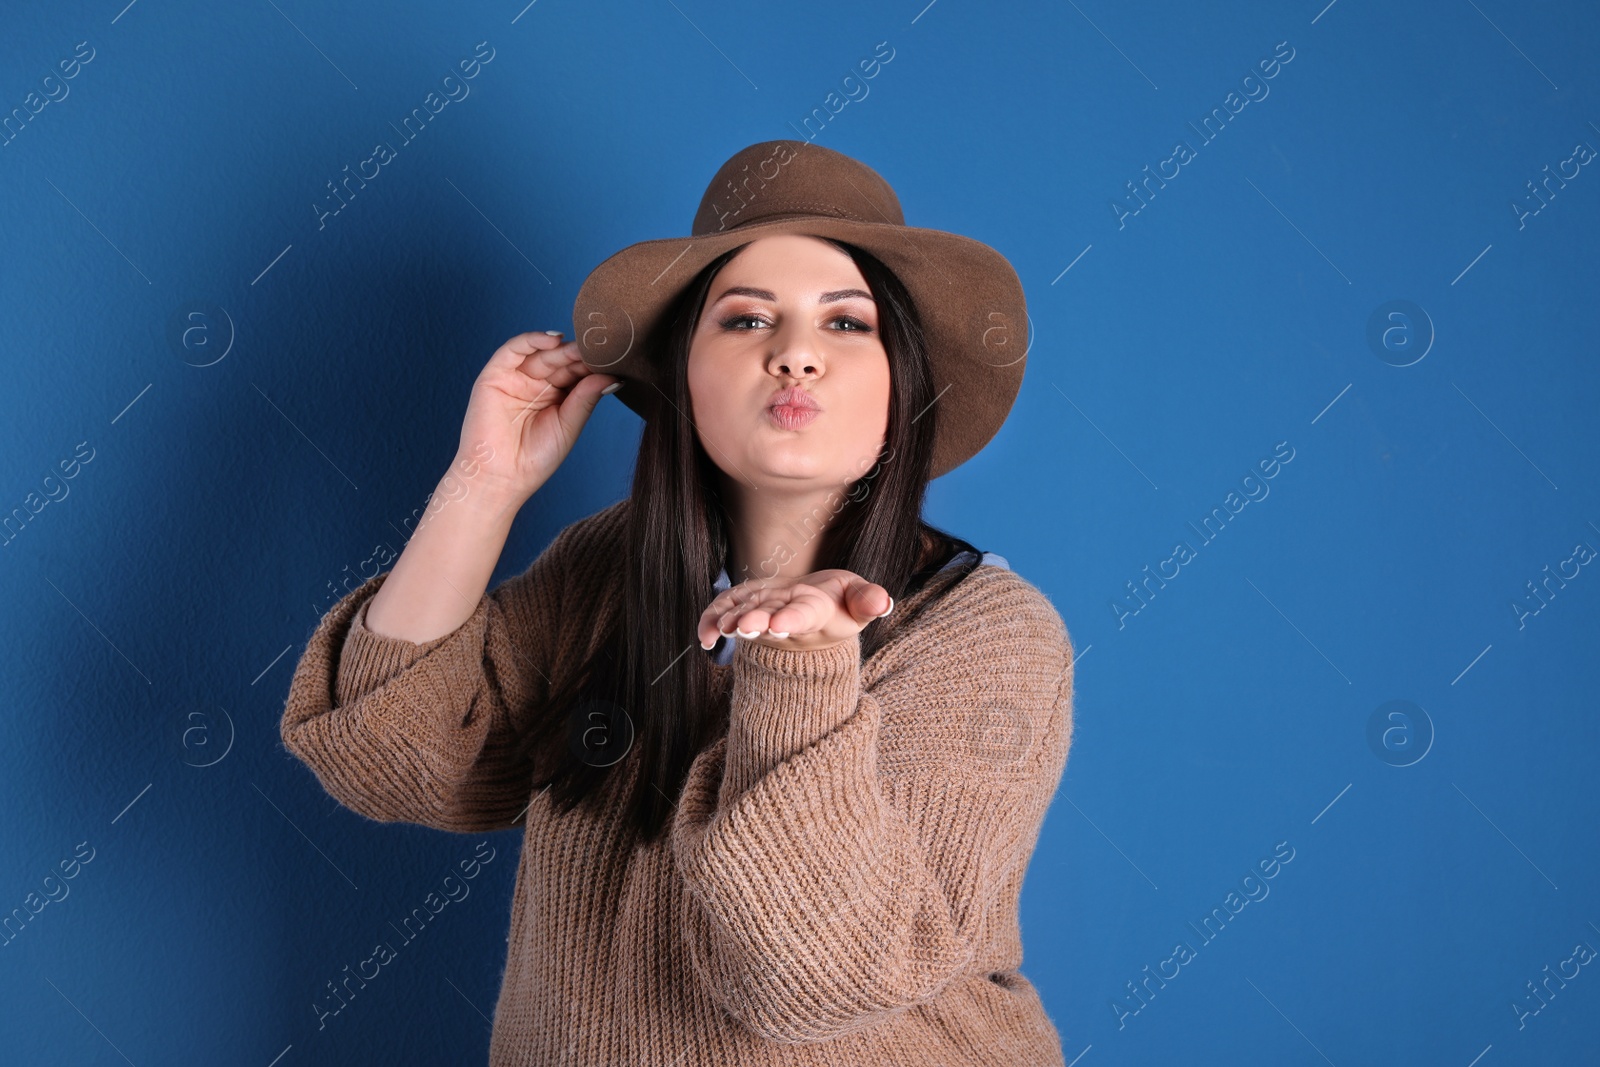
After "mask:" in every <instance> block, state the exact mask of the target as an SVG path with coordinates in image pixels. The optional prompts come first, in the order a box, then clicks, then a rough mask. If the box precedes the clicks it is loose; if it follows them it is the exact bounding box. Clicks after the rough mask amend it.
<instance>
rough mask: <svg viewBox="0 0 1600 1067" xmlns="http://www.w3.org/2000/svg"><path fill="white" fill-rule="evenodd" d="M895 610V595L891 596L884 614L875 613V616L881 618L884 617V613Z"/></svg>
mask: <svg viewBox="0 0 1600 1067" xmlns="http://www.w3.org/2000/svg"><path fill="white" fill-rule="evenodd" d="M893 610H894V597H890V598H889V606H888V607H886V608H884V609H883V615H875V616H873V617H874V618H878V619H881V618H883V616H884V615H887V614H889V612H891V611H893Z"/></svg>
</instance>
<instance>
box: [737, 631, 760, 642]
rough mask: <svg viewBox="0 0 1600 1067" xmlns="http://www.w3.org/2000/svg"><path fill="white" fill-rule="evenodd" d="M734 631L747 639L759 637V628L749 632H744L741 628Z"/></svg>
mask: <svg viewBox="0 0 1600 1067" xmlns="http://www.w3.org/2000/svg"><path fill="white" fill-rule="evenodd" d="M734 633H736V634H738V635H739V636H740V637H743V638H745V639H746V640H748V639H750V638H752V637H760V636H761V631H760V630H751V631H750V632H749V633H745V632H744V631H743V630H735V631H734Z"/></svg>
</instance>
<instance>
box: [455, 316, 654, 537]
mask: <svg viewBox="0 0 1600 1067" xmlns="http://www.w3.org/2000/svg"><path fill="white" fill-rule="evenodd" d="M621 381H622V379H621V378H618V377H615V376H613V375H610V374H601V373H599V372H596V371H593V370H591V369H590V368H589V367H588V366H587V365H586V364H585V363H584V362H583V359H582V358H581V357H580V355H579V353H578V342H577V341H567V342H565V343H563V342H562V340H561V337H560V335H559V334H556V335H551V334H547V333H521V334H518V335H517V336H515V337H513V338H511V340H509V341H507V342H506V343H505V344H503V345H501V346H500V348H499V349H498V350H496V352H495V354H494V355H493V356H491V357H490V359H489V362H488V364H487V365H486V366H485V367H484V368H483V371H482V373H480V374H479V375H478V379H477V381H475V382H473V383H472V396H471V398H470V399H469V400H468V402H467V414H466V418H465V419H464V420H463V422H462V425H461V443H460V447H459V450H458V453H457V463H456V464H455V466H457V467H460V466H461V465H462V463H463V462H465V463H466V464H467V465H468V469H470V470H472V476H471V477H472V480H477V479H480V478H481V479H483V481H482V482H481V484H483V485H485V486H487V487H488V490H489V491H490V492H491V493H497V494H500V495H502V496H503V497H504V498H506V499H507V500H509V501H511V502H512V503H514V504H516V505H518V506H520V505H521V504H522V503H523V502H524V501H526V500H527V499H528V498H529V497H531V496H532V495H533V494H534V493H535V492H537V491H538V489H539V487H540V486H542V485H543V484H544V483H545V482H546V481H548V480H549V478H550V476H551V475H552V474H554V473H555V471H556V468H557V467H559V466H561V463H562V461H563V460H565V459H566V458H567V454H568V453H569V452H571V451H572V446H573V444H574V443H576V441H577V439H578V433H579V431H581V430H582V429H583V426H584V423H586V422H588V421H589V416H590V414H592V413H593V411H594V409H595V405H597V404H598V403H599V402H600V397H601V390H602V389H605V388H607V387H608V386H610V385H612V384H613V383H617V382H621Z"/></svg>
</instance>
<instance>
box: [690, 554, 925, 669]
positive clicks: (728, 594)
mask: <svg viewBox="0 0 1600 1067" xmlns="http://www.w3.org/2000/svg"><path fill="white" fill-rule="evenodd" d="M892 610H894V598H893V597H891V596H890V595H889V591H888V590H887V589H885V588H884V587H883V586H881V585H878V584H876V583H874V582H869V581H867V580H866V579H865V578H863V577H861V576H860V575H859V574H856V573H855V572H853V571H847V570H841V569H834V570H825V571H813V572H812V573H810V574H807V575H804V576H802V577H799V578H785V577H783V576H781V575H780V576H778V577H776V578H753V579H751V580H750V581H748V582H740V583H739V584H738V585H736V586H733V587H732V588H730V589H726V590H724V591H723V592H721V593H720V594H718V595H717V598H716V599H715V600H713V601H712V602H711V603H710V604H709V605H708V606H707V607H706V610H705V611H704V612H702V613H701V615H700V624H699V626H698V627H697V628H696V631H695V635H696V636H697V637H698V638H699V639H700V647H701V648H710V647H712V646H713V645H715V644H716V643H717V635H718V634H721V635H722V636H724V637H731V636H732V635H733V634H734V633H736V632H737V633H738V634H739V636H740V637H743V638H745V639H746V640H753V641H756V642H757V643H758V644H763V645H768V646H770V647H773V648H789V649H798V650H801V651H807V650H811V649H820V648H829V647H831V646H833V645H837V644H839V643H841V642H844V641H848V640H849V639H850V638H852V637H854V636H855V635H856V634H858V633H860V632H861V631H862V630H863V629H865V628H866V625H867V623H869V622H871V621H872V620H873V619H881V618H882V617H883V616H885V615H887V614H889V612H890V611H892Z"/></svg>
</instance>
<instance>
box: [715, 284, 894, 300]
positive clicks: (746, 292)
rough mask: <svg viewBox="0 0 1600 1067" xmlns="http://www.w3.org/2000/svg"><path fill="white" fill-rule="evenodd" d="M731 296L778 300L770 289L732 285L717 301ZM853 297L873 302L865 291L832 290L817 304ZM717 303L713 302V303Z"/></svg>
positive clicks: (821, 297) (869, 294)
mask: <svg viewBox="0 0 1600 1067" xmlns="http://www.w3.org/2000/svg"><path fill="white" fill-rule="evenodd" d="M730 296H753V297H755V298H756V299H757V300H773V301H775V300H777V299H778V298H777V297H776V296H775V295H773V293H772V291H771V290H769V289H755V288H752V287H750V286H748V285H732V286H729V287H728V288H726V289H724V290H723V291H722V295H721V296H718V297H717V300H723V299H725V298H726V297H730ZM852 297H860V298H862V299H863V300H871V299H872V294H871V293H869V292H867V291H865V290H864V289H831V290H829V291H828V292H826V293H823V294H822V295H821V296H820V297H818V298H817V302H818V303H819V304H832V303H835V302H837V301H840V300H849V299H850V298H852ZM716 302H717V301H712V303H716Z"/></svg>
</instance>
